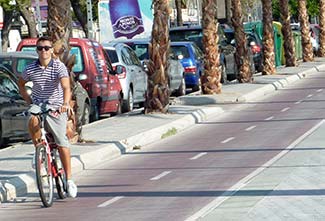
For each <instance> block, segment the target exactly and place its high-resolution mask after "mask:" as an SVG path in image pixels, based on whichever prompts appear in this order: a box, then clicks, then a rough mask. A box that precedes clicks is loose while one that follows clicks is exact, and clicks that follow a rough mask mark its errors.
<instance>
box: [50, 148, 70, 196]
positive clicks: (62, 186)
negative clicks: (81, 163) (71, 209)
mask: <svg viewBox="0 0 325 221" xmlns="http://www.w3.org/2000/svg"><path fill="white" fill-rule="evenodd" d="M57 152H58V151H57V149H54V150H53V156H54V166H55V169H56V172H57V176H56V177H55V186H56V190H57V193H58V196H59V198H60V199H64V198H66V197H67V195H66V192H67V180H66V175H65V172H64V169H63V166H62V163H61V160H60V157H58V154H57Z"/></svg>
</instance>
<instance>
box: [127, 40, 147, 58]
mask: <svg viewBox="0 0 325 221" xmlns="http://www.w3.org/2000/svg"><path fill="white" fill-rule="evenodd" d="M129 46H130V47H131V48H132V49H133V50H134V52H135V54H136V55H137V57H138V58H139V59H140V60H145V59H149V53H148V44H136V43H133V44H130V45H129Z"/></svg>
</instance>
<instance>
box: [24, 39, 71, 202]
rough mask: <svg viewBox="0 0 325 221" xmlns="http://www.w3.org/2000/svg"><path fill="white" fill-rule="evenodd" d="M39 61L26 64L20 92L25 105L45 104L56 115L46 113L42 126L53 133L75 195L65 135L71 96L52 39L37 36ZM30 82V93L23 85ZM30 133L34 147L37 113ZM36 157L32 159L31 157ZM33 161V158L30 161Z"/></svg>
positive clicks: (63, 68)
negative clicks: (55, 56) (54, 54)
mask: <svg viewBox="0 0 325 221" xmlns="http://www.w3.org/2000/svg"><path fill="white" fill-rule="evenodd" d="M36 51H37V54H38V60H37V61H35V62H33V63H31V64H29V65H28V66H27V67H26V69H25V70H24V71H23V73H22V75H21V76H20V77H19V80H18V86H19V91H20V93H21V95H22V97H23V98H24V100H25V101H26V102H27V103H28V104H33V105H46V106H48V107H50V109H51V110H54V111H57V112H56V113H59V114H51V113H49V114H48V115H47V116H46V119H45V129H46V130H47V131H49V132H50V133H52V135H53V137H54V140H55V142H56V144H57V145H58V147H59V148H58V149H59V154H60V159H61V161H62V164H63V167H64V170H65V173H66V176H67V181H68V182H67V184H68V194H69V196H70V197H76V196H77V186H76V185H75V183H74V182H73V181H72V179H71V156H70V149H69V145H70V144H69V140H68V137H67V135H66V127H67V114H68V111H69V110H70V106H69V102H70V97H71V91H70V79H69V73H68V71H67V68H66V67H65V65H64V64H63V63H62V62H61V61H60V60H58V59H54V58H53V57H52V55H53V42H52V40H51V39H50V38H49V37H40V38H39V39H38V40H37V42H36ZM28 81H32V83H33V88H32V95H31V97H30V96H29V95H28V93H27V91H26V89H25V84H26V83H27V82H28ZM29 133H30V135H31V138H32V140H33V143H34V145H35V147H36V148H37V144H38V143H39V142H40V135H41V133H40V127H39V119H38V118H37V116H34V115H31V116H30V119H29ZM34 160H35V158H34ZM33 162H34V164H35V161H33Z"/></svg>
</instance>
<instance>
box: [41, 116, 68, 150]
mask: <svg viewBox="0 0 325 221" xmlns="http://www.w3.org/2000/svg"><path fill="white" fill-rule="evenodd" d="M67 118H68V117H67V113H66V112H65V113H60V114H59V115H57V116H52V115H51V114H50V113H49V114H47V115H46V118H45V130H46V131H48V132H50V133H51V134H52V135H53V137H54V140H55V143H56V144H57V145H59V146H61V147H69V146H70V143H69V140H68V137H67V120H68V119H67Z"/></svg>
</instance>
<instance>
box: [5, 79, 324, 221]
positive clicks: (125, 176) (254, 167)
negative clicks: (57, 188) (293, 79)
mask: <svg viewBox="0 0 325 221" xmlns="http://www.w3.org/2000/svg"><path fill="white" fill-rule="evenodd" d="M323 75H324V73H319V74H317V75H313V76H312V77H308V78H306V79H303V80H301V81H299V82H297V83H295V84H293V85H291V86H288V87H287V88H285V89H280V90H278V91H276V92H275V93H273V94H272V95H268V96H266V97H264V98H263V100H256V101H254V102H249V103H245V104H224V105H225V108H226V110H227V111H226V112H225V113H223V114H222V115H220V116H215V117H214V118H210V119H208V120H207V121H205V122H202V123H200V124H197V125H195V126H193V127H192V128H189V129H188V130H186V131H184V132H182V133H180V134H178V135H176V136H172V137H169V138H166V139H163V140H162V141H160V142H157V143H155V144H152V145H149V146H146V147H143V148H142V149H140V150H136V151H134V152H131V153H128V154H125V155H123V156H122V157H120V158H118V159H117V160H114V161H110V162H107V163H102V164H100V165H97V166H96V167H93V168H91V169H88V170H85V171H83V172H81V173H79V174H77V175H76V177H75V179H76V181H77V184H78V186H79V196H78V198H77V199H68V200H64V201H59V200H57V201H55V202H54V206H53V207H51V208H48V209H43V208H42V207H41V203H40V200H39V198H38V192H37V191H36V190H35V193H33V194H31V195H29V196H26V197H22V198H20V199H19V201H17V202H16V203H5V204H2V206H1V210H0V217H1V220H39V219H45V220H123V221H125V220H132V221H135V220H141V221H143V220H148V221H149V220H150V221H151V220H156V221H157V220H173V221H177V220H186V219H189V220H191V219H194V218H195V217H196V215H197V214H199V213H203V212H202V211H204V208H205V207H206V206H207V205H209V204H211V202H214V201H215V200H216V199H218V196H221V195H223V196H227V195H230V189H231V188H233V187H234V186H236V185H237V186H238V185H239V186H240V185H241V184H242V182H243V180H245V179H247V178H249V177H252V176H255V175H257V174H258V171H260V170H263V168H264V167H265V164H266V163H272V159H273V160H275V157H276V156H277V155H278V154H279V153H281V152H282V151H284V150H286V149H287V148H291V147H293V146H294V145H296V144H297V143H299V142H300V139H301V137H304V136H305V134H306V133H307V132H308V131H309V130H310V129H311V128H313V127H314V126H315V125H317V124H318V123H319V122H321V121H322V120H323V119H324V118H325V111H324V108H325V100H324V97H325V87H324V85H325V78H324V77H323ZM227 193H229V194H227ZM216 203H222V202H216ZM224 218H225V219H226V218H227V217H224Z"/></svg>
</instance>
